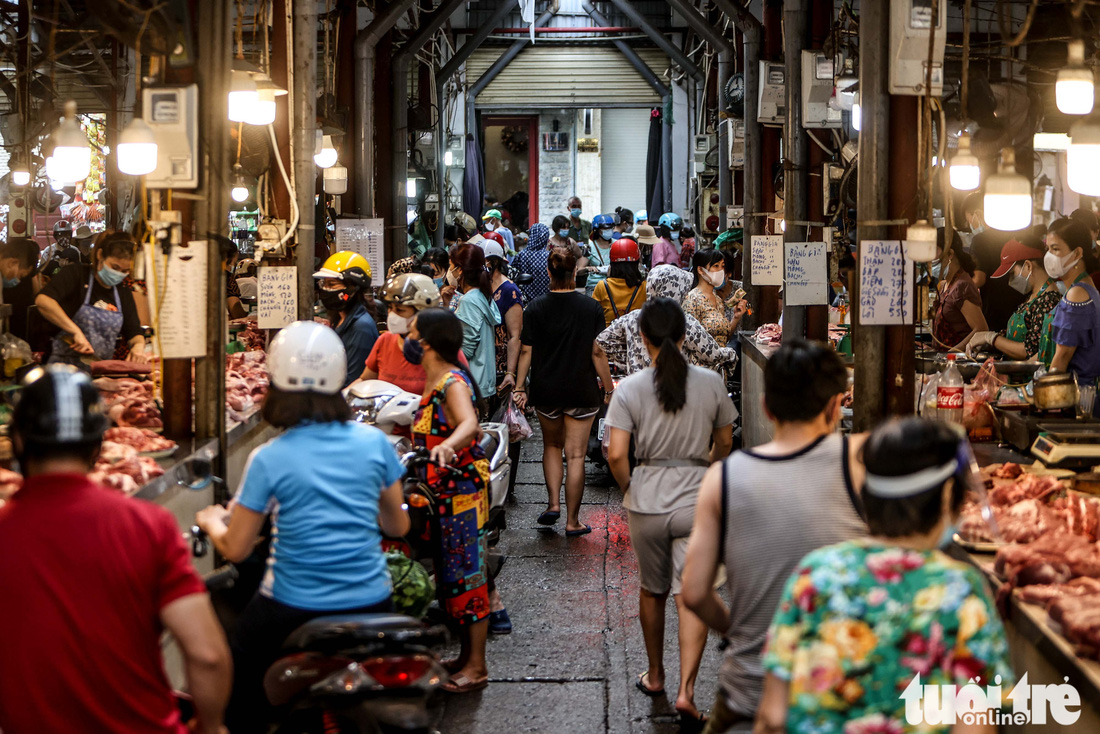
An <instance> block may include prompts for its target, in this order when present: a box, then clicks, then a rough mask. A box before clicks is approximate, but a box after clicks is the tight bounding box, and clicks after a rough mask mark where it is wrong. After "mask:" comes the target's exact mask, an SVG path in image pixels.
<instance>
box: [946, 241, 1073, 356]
mask: <svg viewBox="0 0 1100 734" xmlns="http://www.w3.org/2000/svg"><path fill="white" fill-rule="evenodd" d="M1045 254H1046V249H1045V248H1044V247H1043V243H1042V242H1041V241H1040V240H1039V239H1038V238H1036V237H1033V236H1031V235H1021V236H1020V238H1019V239H1013V240H1009V241H1008V243H1006V244H1005V246H1004V247H1003V248H1002V249H1001V265H1000V267H999V268H997V270H996V271H995V272H994V273H993V275H992V277H993V278H1001V277H1003V276H1004V275H1006V274H1008V273H1010V272H1011V277H1010V279H1009V285H1011V286H1012V288H1013V289H1014V290H1015V291H1017V292H1018V293H1023V294H1025V295H1026V296H1027V300H1026V301H1024V302H1023V303H1022V304H1020V307H1019V308H1017V309H1016V312H1015V313H1013V314H1012V316H1011V318H1009V320H1008V327H1007V328H1006V329H1004V330H1003V331H979V332H978V333H976V334H974V336H973V337H971V339H970V344H968V345H967V347H966V351H967V354H968V355H969V354H971V353H972V352H973V351H974V350H975V349H977V348H978V347H981V346H984V345H986V344H988V345H989V346H991V347H993V348H994V349H996V350H997V351H998V352H1000V353H1001V354H1004V355H1006V356H1008V357H1010V358H1012V359H1017V360H1023V359H1029V358H1030V357H1033V356H1035V355H1036V354H1038V352H1039V341H1040V339H1041V337H1042V335H1043V322H1044V321H1045V320H1046V317H1047V316H1048V315H1049V314H1050V313H1051V312H1052V311H1053V310H1054V308H1055V307H1056V306H1057V305H1058V301H1060V300H1061V298H1062V294H1061V293H1059V292H1058V288H1057V286H1056V285H1055V281H1054V279H1053V278H1051V277H1050V276H1049V275H1048V274H1047V271H1046V267H1045V266H1044V265H1043V258H1044V256H1045Z"/></svg>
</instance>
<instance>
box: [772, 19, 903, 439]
mask: <svg viewBox="0 0 1100 734" xmlns="http://www.w3.org/2000/svg"><path fill="white" fill-rule="evenodd" d="M861 10H862V12H861V13H860V19H859V25H860V29H859V30H860V33H859V60H860V63H859V98H860V104H861V106H862V112H863V119H862V125H861V127H862V130H861V131H860V134H859V171H858V172H857V174H858V180H857V183H858V187H859V188H858V194H857V198H858V205H857V210H856V212H857V215H858V216H857V221H858V222H859V223H860V224H859V245H858V247H859V249H860V250H862V248H863V242H864V241H866V240H879V239H885V237H886V235H887V228H886V227H884V226H881V225H878V226H876V225H871V224H863V222H873V221H879V222H882V221H885V220H886V219H887V217H888V211H889V210H888V186H889V181H890V176H889V173H890V171H889V167H890V157H889V147H888V145H889V142H890V95H889V93H888V92H887V87H886V81H887V66H888V63H887V62H888V59H889V56H888V54H889V49H888V43H889V37H890V22H889V15H888V13H889V10H888V7H887V5H886V4H885V3H867V4H866V6H864V7H862V8H861ZM788 112H789V110H788ZM862 254H863V253H862V252H860V253H859V254H858V255H857V256H856V260H857V262H858V261H859V259H860V258H861V257H862ZM854 280H855V283H854V286H855V288H854V291H855V292H854V293H853V298H852V324H853V326H854V334H853V348H854V351H855V353H856V354H858V355H859V359H857V360H856V363H855V387H854V390H855V394H856V395H859V400H857V401H856V403H855V406H854V411H855V414H854V416H853V424H852V425H853V429H854V430H856V431H867V430H870V429H871V427H872V426H874V424H875V423H876V422H877V421H878V419H879V418H880V417H881V416H882V415H883V414H884V406H885V394H884V390H883V383H884V378H885V374H886V327H884V326H864V325H863V324H861V323H860V321H859V278H855V279H854Z"/></svg>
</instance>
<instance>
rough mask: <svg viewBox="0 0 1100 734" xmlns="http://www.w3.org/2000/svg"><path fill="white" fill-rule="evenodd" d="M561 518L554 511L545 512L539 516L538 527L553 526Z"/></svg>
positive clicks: (558, 513) (559, 514)
mask: <svg viewBox="0 0 1100 734" xmlns="http://www.w3.org/2000/svg"><path fill="white" fill-rule="evenodd" d="M560 518H561V513H560V512H558V511H556V510H547V511H546V512H544V513H542V514H541V515H539V519H538V521H537V522H538V524H539V525H553V524H554V523H556V522H557V521H558V520H559V519H560Z"/></svg>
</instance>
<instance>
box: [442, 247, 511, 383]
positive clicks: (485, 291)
mask: <svg viewBox="0 0 1100 734" xmlns="http://www.w3.org/2000/svg"><path fill="white" fill-rule="evenodd" d="M451 272H452V273H453V275H452V278H453V279H454V280H455V282H456V283H458V285H457V290H458V291H459V292H460V293H461V294H462V300H461V301H459V303H458V308H456V309H455V316H457V317H458V320H459V321H461V322H462V353H463V354H464V355H466V359H467V360H468V361H469V363H470V376H471V377H472V378H473V379H474V382H475V383H477V387H478V390H479V391H480V392H481V397H483V398H485V399H486V400H488V399H489V398H491V397H492V396H493V395H496V392H497V357H496V327H498V326H500V310H499V309H498V308H497V305H496V303H494V302H493V276H492V275H491V274H490V273H489V270H488V268H487V267H486V266H485V252H484V251H483V250H482V249H481V248H480V247H478V246H477V245H471V244H463V245H459V246H458V247H456V248H455V249H454V250H453V251H452V252H451Z"/></svg>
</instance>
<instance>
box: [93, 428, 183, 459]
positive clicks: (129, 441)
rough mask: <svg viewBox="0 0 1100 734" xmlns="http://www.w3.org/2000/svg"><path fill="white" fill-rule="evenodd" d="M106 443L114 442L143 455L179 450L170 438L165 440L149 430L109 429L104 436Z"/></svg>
mask: <svg viewBox="0 0 1100 734" xmlns="http://www.w3.org/2000/svg"><path fill="white" fill-rule="evenodd" d="M103 439H104V441H114V442H116V443H120V444H124V445H126V446H129V447H132V448H133V449H134V450H135V451H139V452H142V453H153V452H157V451H169V450H172V449H176V448H178V444H177V443H176V442H175V441H173V440H172V439H170V438H165V437H164V436H161V435H160V434H157V433H154V432H153V431H150V430H149V429H147V428H133V427H129V426H120V427H116V428H108V429H107V432H106V433H105V434H103Z"/></svg>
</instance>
